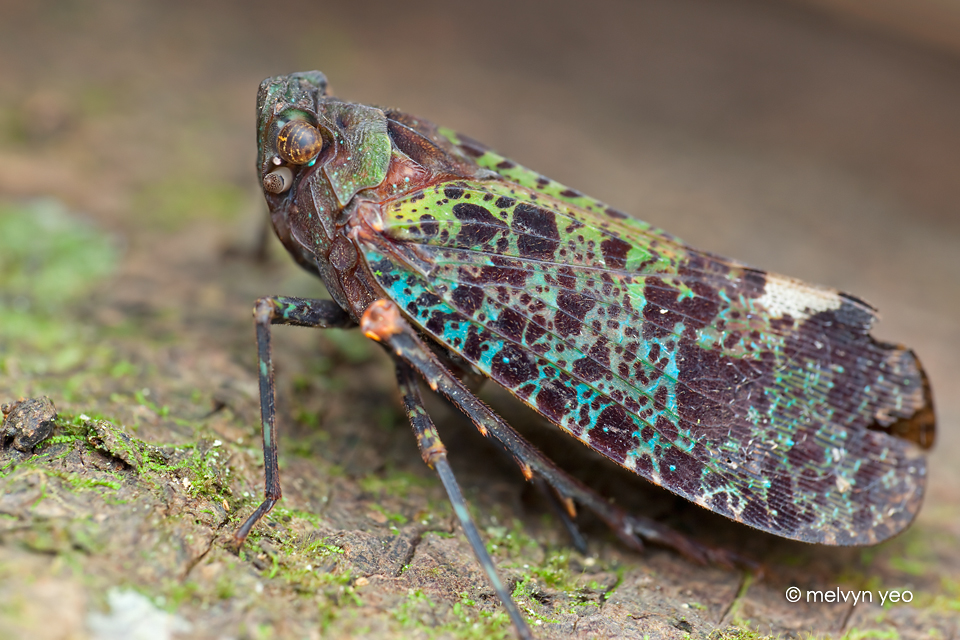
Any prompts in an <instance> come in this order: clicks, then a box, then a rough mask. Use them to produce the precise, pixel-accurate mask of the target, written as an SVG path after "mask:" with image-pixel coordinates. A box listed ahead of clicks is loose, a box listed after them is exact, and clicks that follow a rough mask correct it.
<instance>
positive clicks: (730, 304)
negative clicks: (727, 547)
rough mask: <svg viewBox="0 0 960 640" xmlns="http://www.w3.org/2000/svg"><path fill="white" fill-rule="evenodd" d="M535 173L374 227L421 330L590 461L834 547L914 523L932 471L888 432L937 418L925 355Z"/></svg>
mask: <svg viewBox="0 0 960 640" xmlns="http://www.w3.org/2000/svg"><path fill="white" fill-rule="evenodd" d="M486 153H487V152H485V151H483V150H482V149H480V150H476V151H474V152H473V153H471V155H473V156H474V157H479V156H478V154H486ZM503 162H504V161H500V162H498V163H497V164H499V165H500V167H499V168H500V170H501V171H506V172H511V173H512V174H516V173H517V172H518V171H526V170H523V169H522V167H521V168H520V169H519V170H515V169H514V166H515V165H514V166H506V165H504V164H502V163H503ZM511 164H512V163H511ZM494 166H496V165H494ZM521 175H522V176H523V177H524V178H525V180H526V182H527V183H528V184H526V185H525V184H520V183H521V182H523V180H517V176H516V175H511V179H512V180H513V181H511V182H506V181H495V180H492V181H475V182H466V181H454V182H448V183H444V184H440V185H437V186H434V187H430V188H428V189H425V190H422V191H419V192H416V193H413V194H410V195H407V196H405V197H403V198H401V199H398V200H394V201H391V202H388V203H386V204H384V205H383V206H381V207H379V208H378V209H377V210H376V211H375V212H373V211H372V210H369V209H368V210H367V214H366V216H367V217H368V218H370V220H367V221H366V222H367V224H366V226H365V227H364V228H365V229H367V231H365V232H363V233H359V234H358V235H357V238H358V240H359V242H360V244H361V248H362V251H363V252H364V253H365V257H366V260H367V263H368V265H369V266H370V268H371V271H372V272H373V274H374V276H375V277H376V278H377V280H378V281H379V283H380V284H381V286H383V288H384V290H385V291H386V292H387V294H388V295H389V296H390V297H392V298H393V300H394V301H395V302H397V303H398V304H399V305H400V307H401V308H403V309H404V310H405V311H406V312H407V313H408V314H409V316H410V318H411V319H412V320H413V321H414V322H415V323H416V324H417V325H419V326H420V327H421V328H422V329H423V330H424V331H426V332H427V333H429V334H430V335H432V336H433V337H435V338H436V339H437V340H438V341H440V342H441V343H443V344H444V345H446V346H447V347H448V348H450V349H451V350H452V351H454V352H456V353H458V354H460V355H461V356H463V357H464V358H466V359H467V360H469V361H470V362H472V363H473V364H474V365H476V366H477V367H478V368H479V369H480V370H481V371H483V372H484V373H485V374H487V375H488V376H490V377H491V378H493V379H494V380H495V381H497V382H498V383H499V384H501V385H502V386H504V387H505V388H506V389H508V390H509V391H511V392H512V393H513V394H514V395H515V396H517V397H518V398H520V399H521V400H523V401H524V402H526V403H527V404H529V405H530V406H531V407H533V408H534V409H536V410H537V411H538V412H540V413H541V414H542V415H544V416H545V417H546V418H548V419H549V420H551V421H552V422H554V423H555V424H557V425H558V426H559V427H561V428H562V429H564V430H565V431H567V432H568V433H570V434H571V435H573V436H575V437H577V438H578V439H580V440H581V441H583V442H584V443H586V444H588V445H589V446H590V447H592V448H594V449H596V450H597V451H599V452H601V453H603V454H604V455H606V456H607V457H609V458H610V459H612V460H614V461H616V462H618V463H619V464H621V465H623V466H625V467H627V468H629V469H632V470H633V471H635V472H636V473H638V474H640V475H642V476H644V477H645V478H647V479H649V480H651V481H653V482H655V483H657V484H659V485H661V486H664V487H666V488H668V489H670V490H671V491H674V492H675V493H678V494H679V495H682V496H684V497H686V498H688V499H690V500H692V501H694V502H696V503H698V504H700V505H702V506H704V507H707V508H709V509H711V510H713V511H716V512H718V513H721V514H724V515H726V516H728V517H730V518H733V519H735V520H737V521H740V522H743V523H745V524H749V525H752V526H754V527H757V528H760V529H763V530H766V531H770V532H773V533H777V534H779V535H783V536H786V537H790V538H795V539H799V540H805V541H809V542H821V543H828V544H867V543H873V542H877V541H879V540H882V539H885V538H887V537H889V536H891V535H893V534H895V533H896V532H897V531H899V530H901V529H902V528H904V527H905V526H906V525H907V524H909V522H910V521H911V520H912V519H913V517H914V515H915V514H916V512H917V510H918V509H919V506H920V502H921V499H922V494H923V489H924V483H925V461H924V458H923V456H922V455H921V453H920V450H919V448H918V447H917V446H915V445H914V444H912V443H910V442H908V441H906V440H904V439H901V438H896V437H892V436H890V435H888V434H887V433H884V432H883V429H884V428H890V426H891V425H897V424H902V423H909V422H910V421H911V420H916V419H917V418H916V416H917V415H918V414H920V413H923V412H924V411H927V412H930V416H932V412H931V410H930V409H929V396H928V390H927V389H926V387H925V379H924V377H923V372H922V370H921V368H920V365H919V363H918V362H917V360H916V358H915V356H914V355H913V353H912V352H910V351H908V350H906V349H903V348H900V347H893V346H891V345H885V344H882V343H879V342H877V341H875V340H873V338H871V337H870V336H869V335H868V333H867V330H868V329H869V327H870V325H871V323H872V322H873V320H874V312H873V310H872V309H871V308H870V307H869V306H867V305H865V304H864V303H862V302H860V301H858V300H856V299H855V298H852V297H849V296H845V295H844V294H840V293H838V292H836V291H833V290H829V289H823V288H818V287H814V286H811V285H806V284H803V283H801V282H799V281H796V280H793V279H790V278H785V277H782V276H776V275H773V274H768V273H765V272H762V271H758V270H755V269H750V268H748V267H745V266H743V265H740V264H737V263H733V262H731V261H727V260H724V259H721V258H717V257H715V256H711V255H709V254H705V253H702V252H697V251H695V250H693V249H690V248H689V247H687V246H685V245H683V244H682V243H681V242H679V241H678V240H676V239H675V238H673V237H672V236H669V235H667V234H663V233H661V232H658V231H657V230H655V229H652V228H651V227H649V226H648V225H646V224H645V223H642V222H639V221H633V220H631V219H623V218H621V217H620V215H617V214H614V215H610V214H609V213H608V214H603V213H597V212H596V209H598V208H600V207H603V205H602V203H599V202H596V201H593V200H591V199H588V198H586V197H584V196H581V195H580V194H578V193H576V192H572V191H570V190H565V189H560V188H558V187H553V186H552V185H555V184H556V183H551V182H549V181H546V179H543V178H541V177H539V176H537V175H536V174H532V173H530V172H527V173H523V174H521ZM531 184H532V186H530V185H531ZM564 191H566V193H564ZM574 203H578V204H584V203H586V204H587V205H589V209H591V210H586V209H583V208H580V207H577V206H574ZM603 210H605V209H603ZM921 433H923V434H925V435H924V437H928V435H929V433H932V425H931V427H930V429H922V430H921Z"/></svg>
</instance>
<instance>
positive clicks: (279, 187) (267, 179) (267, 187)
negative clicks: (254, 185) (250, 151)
mask: <svg viewBox="0 0 960 640" xmlns="http://www.w3.org/2000/svg"><path fill="white" fill-rule="evenodd" d="M292 184H293V172H292V171H290V168H289V167H279V168H277V169H274V170H273V171H271V172H270V173H268V174H267V175H265V176H263V190H264V191H268V192H270V193H277V194H279V193H283V192H284V191H286V190H287V189H289V188H290V185H292Z"/></svg>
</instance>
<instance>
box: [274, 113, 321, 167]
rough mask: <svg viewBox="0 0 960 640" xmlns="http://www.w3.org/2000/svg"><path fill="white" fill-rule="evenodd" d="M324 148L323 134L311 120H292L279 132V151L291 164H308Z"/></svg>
mask: <svg viewBox="0 0 960 640" xmlns="http://www.w3.org/2000/svg"><path fill="white" fill-rule="evenodd" d="M322 150H323V136H321V135H320V130H319V129H317V128H316V127H315V126H313V125H312V124H310V123H309V122H304V121H303V120H291V121H290V122H288V123H287V124H285V125H283V128H282V129H280V133H278V134H277V153H278V154H280V157H281V158H283V159H284V160H286V161H287V162H289V163H290V164H307V163H308V162H310V161H311V160H313V159H314V158H316V157H317V156H318V155H320V151H322Z"/></svg>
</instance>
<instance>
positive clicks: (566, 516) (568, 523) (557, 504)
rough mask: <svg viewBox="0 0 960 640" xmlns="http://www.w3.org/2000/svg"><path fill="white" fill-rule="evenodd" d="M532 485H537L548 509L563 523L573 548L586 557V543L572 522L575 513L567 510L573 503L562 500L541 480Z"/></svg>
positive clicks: (550, 486)
mask: <svg viewBox="0 0 960 640" xmlns="http://www.w3.org/2000/svg"><path fill="white" fill-rule="evenodd" d="M533 483H534V484H535V485H537V489H539V490H540V492H541V493H543V495H544V496H545V497H546V498H547V501H548V502H549V503H550V508H551V509H553V513H554V514H555V515H556V516H557V518H558V519H559V520H560V522H561V523H563V528H564V529H566V530H567V535H569V536H570V542H572V543H573V548H574V549H576V550H577V551H579V552H580V553H582V554H583V555H587V541H586V539H585V538H584V537H583V534H582V533H580V529H579V528H577V523H576V522H574V521H573V516H574V515H576V512H575V511H574V513H573V514H571V513H570V511H571V509H569V507H571V506H573V502H572V501H570V500H569V499H564V497H563V496H561V495H560V493H559V491H558V490H557V489H556V488H554V487H553V486H552V485H551V484H549V483H548V482H547V481H546V480H544V479H542V478H538V477H535V478H534V479H533Z"/></svg>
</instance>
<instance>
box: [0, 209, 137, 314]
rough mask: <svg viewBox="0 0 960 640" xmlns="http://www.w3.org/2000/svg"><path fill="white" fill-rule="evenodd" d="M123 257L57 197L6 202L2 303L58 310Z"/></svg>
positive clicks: (0, 222)
mask: <svg viewBox="0 0 960 640" xmlns="http://www.w3.org/2000/svg"><path fill="white" fill-rule="evenodd" d="M117 259H118V251H117V248H116V246H115V243H114V242H113V240H112V239H111V238H110V237H109V236H108V235H106V234H104V233H102V232H100V231H98V230H96V229H95V228H94V227H92V226H91V225H89V224H87V223H84V222H83V221H81V220H79V219H78V218H75V217H73V216H71V215H69V214H68V213H67V212H66V210H65V209H64V208H63V206H62V205H60V204H59V203H58V202H57V201H56V200H34V201H31V202H28V203H24V204H19V205H14V204H10V203H0V291H2V292H3V293H2V295H0V306H2V307H4V308H6V309H7V310H9V309H13V310H15V311H19V312H21V313H23V312H25V311H28V310H29V311H30V313H31V314H36V313H38V312H48V313H54V312H58V311H59V310H60V305H62V304H64V303H66V302H72V301H76V300H78V299H80V298H82V297H83V296H84V295H86V294H87V293H88V292H89V291H90V289H91V288H92V287H93V286H94V285H95V284H96V283H98V282H99V281H100V280H102V279H103V278H104V277H106V276H108V275H109V274H110V273H112V272H113V270H114V268H115V267H116V264H117ZM4 326H7V318H5V320H4ZM21 330H22V327H21Z"/></svg>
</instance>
